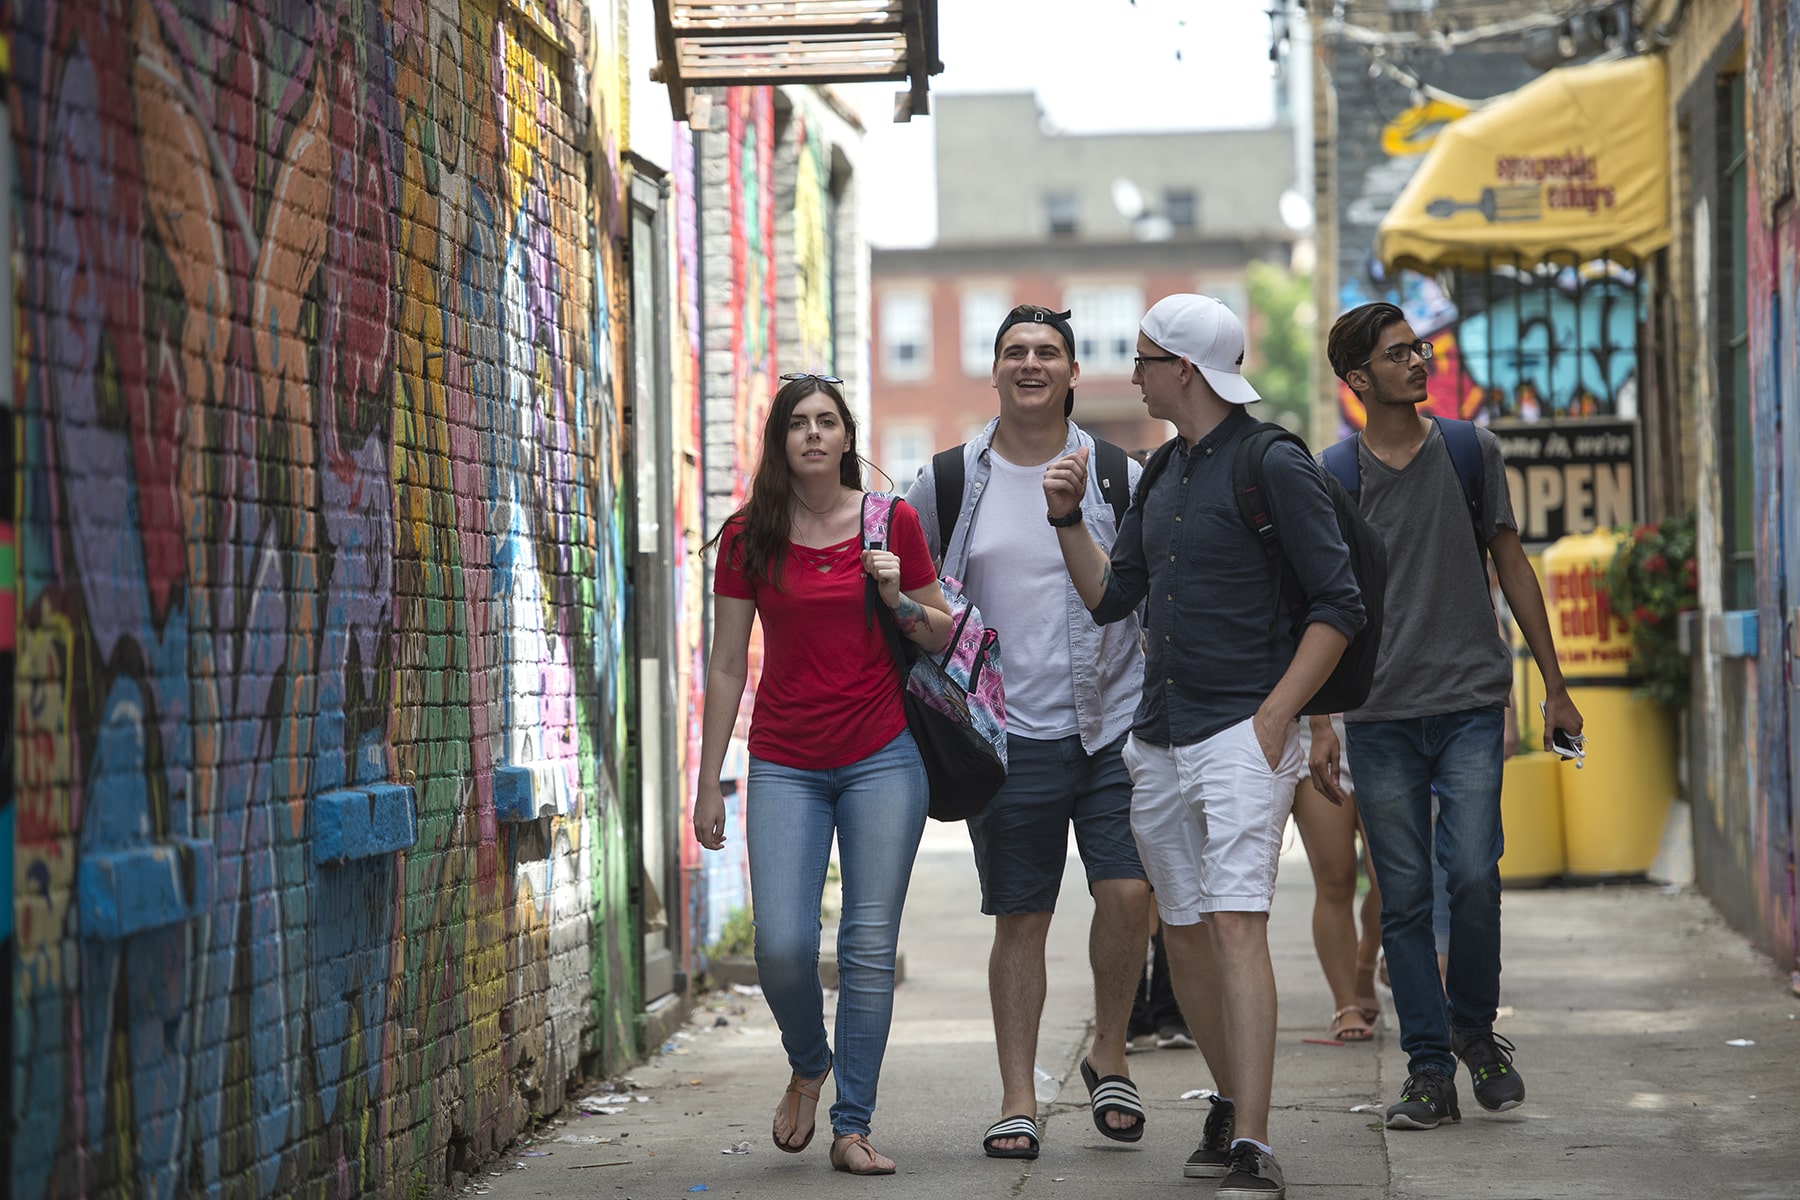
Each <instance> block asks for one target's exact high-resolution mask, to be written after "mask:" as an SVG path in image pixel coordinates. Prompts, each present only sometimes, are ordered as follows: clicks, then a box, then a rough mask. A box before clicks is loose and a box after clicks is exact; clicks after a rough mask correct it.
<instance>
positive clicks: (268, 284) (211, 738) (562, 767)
mask: <svg viewBox="0 0 1800 1200" xmlns="http://www.w3.org/2000/svg"><path fill="white" fill-rule="evenodd" d="M0 13H3V14H4V18H5V25H4V29H5V30H6V33H7V37H8V39H9V42H8V45H7V46H6V50H7V62H8V63H9V64H10V79H9V85H10V86H9V101H10V105H11V115H12V121H13V136H14V140H15V142H16V146H17V172H18V192H17V213H18V221H19V231H18V237H17V239H16V248H17V261H18V262H19V264H20V276H19V279H18V283H17V298H18V305H19V316H18V322H17V327H18V330H19V333H20V335H21V336H20V339H19V344H18V350H17V354H16V378H17V383H18V405H19V413H20V419H19V425H18V429H19V431H20V444H19V448H18V453H19V461H20V477H21V478H20V490H19V495H20V497H21V505H20V508H19V511H18V514H17V521H18V528H19V552H20V583H19V588H20V598H19V600H20V614H21V616H20V622H19V629H18V666H17V687H16V702H15V704H14V706H13V727H12V728H13V733H14V736H15V738H16V739H17V743H18V751H17V757H16V767H15V770H16V776H15V782H16V785H17V797H18V798H17V803H16V817H17V850H16V867H17V883H16V889H15V904H14V908H15V915H16V924H17V937H16V955H17V956H16V965H15V969H14V974H13V997H12V1010H11V1026H12V1030H13V1045H12V1054H13V1072H12V1075H11V1077H10V1080H9V1082H10V1084H11V1086H12V1106H13V1111H14V1112H15V1113H16V1114H17V1115H18V1118H19V1125H18V1127H17V1130H16V1133H15V1135H14V1137H13V1144H12V1155H13V1172H12V1177H11V1194H12V1195H14V1196H17V1197H21V1198H24V1197H33V1198H35V1197H40V1196H52V1195H54V1196H113V1195H126V1194H130V1195H148V1196H158V1197H163V1196H174V1195H186V1194H189V1193H200V1192H208V1193H215V1194H216V1193H217V1192H221V1191H223V1192H229V1193H231V1194H239V1195H243V1194H254V1195H261V1196H276V1195H281V1196H290V1195H293V1196H322V1197H323V1196H352V1195H382V1194H386V1195H405V1194H408V1193H409V1190H410V1189H411V1188H412V1187H413V1186H415V1185H416V1184H417V1183H419V1182H426V1183H438V1182H441V1181H443V1180H444V1179H445V1178H446V1176H447V1175H448V1173H449V1172H450V1171H451V1170H452V1169H460V1168H465V1167H466V1166H468V1165H470V1164H471V1163H472V1161H473V1159H474V1158H475V1157H476V1156H480V1155H482V1154H485V1153H490V1152H492V1151H493V1150H496V1149H497V1148H498V1147H500V1146H501V1145H503V1144H504V1143H505V1142H506V1141H507V1140H508V1139H509V1138H510V1137H511V1136H512V1135H513V1134H514V1133H516V1132H517V1131H518V1130H519V1129H520V1128H521V1127H522V1126H523V1124H524V1123H525V1122H526V1121H527V1119H528V1114H529V1113H530V1112H531V1111H532V1110H538V1111H548V1110H550V1109H553V1108H555V1107H556V1106H557V1105H558V1104H560V1103H561V1101H562V1099H563V1093H564V1090H565V1087H566V1084H567V1082H568V1080H569V1078H570V1076H571V1074H572V1073H573V1072H575V1071H576V1070H577V1068H578V1066H579V1065H580V1064H581V1062H582V1060H583V1058H584V1056H590V1061H592V1062H593V1063H595V1064H596V1065H598V1066H600V1067H601V1068H604V1067H606V1066H607V1065H616V1064H619V1063H622V1062H623V1061H624V1060H625V1059H626V1058H627V1057H628V1056H629V1054H630V1053H631V1050H632V1038H633V1030H632V1016H633V1014H634V1012H635V1007H636V1001H637V994H636V993H637V981H636V962H635V955H636V951H635V950H634V949H633V947H634V946H635V945H636V944H637V933H636V923H635V920H634V919H633V915H632V913H631V911H630V905H629V896H628V889H629V888H630V886H631V884H632V883H633V882H634V881H635V877H636V876H635V864H634V863H633V862H632V861H631V859H632V855H630V854H629V853H628V837H627V833H628V828H627V821H626V818H625V806H624V805H623V804H622V803H621V797H620V795H619V780H620V779H621V777H622V773H623V771H622V766H621V761H620V757H621V747H623V745H624V744H625V743H624V729H625V727H626V720H625V718H626V714H627V706H628V703H629V700H630V696H629V692H628V690H627V685H626V681H625V678H624V676H625V672H624V671H623V670H622V658H623V654H624V643H623V632H622V631H623V607H624V586H623V582H622V578H623V577H622V570H621V566H620V564H621V563H622V562H624V561H626V555H627V553H628V551H629V547H627V546H626V545H624V543H623V541H622V539H623V538H624V537H625V536H626V533H625V532H624V531H625V530H626V528H627V527H626V524H625V523H624V522H622V521H619V520H617V519H616V517H617V514H618V512H619V510H620V507H621V506H622V505H623V503H624V500H623V493H624V489H623V480H622V478H621V471H620V467H619V461H620V455H619V443H620V426H621V421H622V415H623V410H622V408H621V403H622V402H621V399H620V391H621V389H620V388H618V387H616V386H615V380H616V379H617V378H618V377H619V376H620V374H621V371H620V356H619V346H620V339H619V336H618V334H619V330H620V327H621V320H622V314H623V312H624V309H625V306H624V296H623V288H624V283H623V281H622V278H621V276H620V275H619V272H618V265H619V259H618V257H617V252H616V241H615V239H616V238H617V237H618V236H619V235H620V234H621V233H622V221H621V219H620V212H621V205H620V195H619V191H618V180H619V174H618V170H617V165H616V160H615V156H614V154H613V147H614V146H615V145H616V139H615V138H614V136H613V130H614V128H616V127H618V125H619V124H620V123H621V122H622V121H623V119H624V115H625V114H624V108H623V95H624V88H623V82H622V76H621V75H620V72H621V70H622V59H623V52H622V51H621V50H620V49H619V47H620V46H622V44H623V39H622V31H623V0H619V2H618V3H609V2H607V0H596V2H592V3H583V4H567V5H562V4H557V3H555V2H554V0H413V2H410V3H397V2H385V0H320V2H318V3H286V2H278V0H245V2H244V3H232V4H224V3H211V2H207V0H29V2H26V0H13V2H12V3H10V4H7V5H4V6H0ZM590 180H592V186H591V189H590V182H589V181H590Z"/></svg>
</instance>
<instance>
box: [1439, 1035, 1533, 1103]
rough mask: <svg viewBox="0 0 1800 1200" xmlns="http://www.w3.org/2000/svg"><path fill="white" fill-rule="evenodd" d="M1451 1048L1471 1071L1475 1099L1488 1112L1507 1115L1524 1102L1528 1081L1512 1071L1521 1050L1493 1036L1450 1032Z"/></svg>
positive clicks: (1503, 1039) (1470, 1076)
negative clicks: (1513, 1060) (1514, 1059)
mask: <svg viewBox="0 0 1800 1200" xmlns="http://www.w3.org/2000/svg"><path fill="white" fill-rule="evenodd" d="M1450 1049H1452V1050H1454V1051H1455V1052H1456V1057H1458V1058H1460V1059H1462V1060H1463V1062H1464V1063H1466V1064H1467V1065H1468V1068H1469V1078H1470V1079H1472V1080H1474V1084H1475V1086H1474V1089H1473V1090H1474V1092H1475V1100H1476V1102H1477V1103H1478V1104H1480V1105H1481V1107H1483V1108H1485V1109H1487V1110H1488V1111H1489V1112H1505V1111H1506V1110H1507V1109H1509V1108H1517V1107H1519V1105H1521V1104H1523V1103H1525V1081H1524V1080H1523V1079H1521V1078H1520V1077H1519V1072H1518V1071H1517V1070H1515V1069H1514V1068H1513V1065H1512V1056H1513V1055H1514V1054H1516V1053H1517V1052H1518V1047H1516V1046H1514V1045H1513V1044H1512V1043H1511V1042H1509V1041H1507V1040H1506V1039H1505V1038H1503V1037H1496V1036H1494V1034H1493V1033H1491V1032H1490V1033H1458V1032H1457V1031H1456V1030H1454V1029H1452V1030H1451V1031H1450Z"/></svg>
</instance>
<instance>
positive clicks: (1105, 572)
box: [1100, 562, 1113, 592]
mask: <svg viewBox="0 0 1800 1200" xmlns="http://www.w3.org/2000/svg"><path fill="white" fill-rule="evenodd" d="M1112 575H1113V572H1112V564H1111V563H1110V562H1109V563H1107V564H1106V565H1105V566H1104V567H1102V568H1100V590H1101V591H1103V592H1104V591H1110V590H1111V588H1112Z"/></svg>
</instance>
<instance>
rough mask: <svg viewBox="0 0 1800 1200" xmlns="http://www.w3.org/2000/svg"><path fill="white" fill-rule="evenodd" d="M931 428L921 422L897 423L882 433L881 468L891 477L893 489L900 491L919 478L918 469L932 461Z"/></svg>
mask: <svg viewBox="0 0 1800 1200" xmlns="http://www.w3.org/2000/svg"><path fill="white" fill-rule="evenodd" d="M931 455H932V441H931V430H930V428H928V427H927V426H924V425H896V426H894V427H893V428H892V429H888V430H885V431H884V432H883V433H882V435H881V469H882V470H884V471H886V472H887V473H888V474H889V475H891V476H892V477H893V480H894V490H895V491H897V492H903V491H905V490H906V489H907V488H909V487H911V486H912V482H913V480H914V479H917V478H918V477H919V468H921V467H923V466H924V465H925V464H926V463H927V462H929V461H930V460H931Z"/></svg>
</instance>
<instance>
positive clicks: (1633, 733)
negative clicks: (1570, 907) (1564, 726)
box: [1558, 687, 1677, 878]
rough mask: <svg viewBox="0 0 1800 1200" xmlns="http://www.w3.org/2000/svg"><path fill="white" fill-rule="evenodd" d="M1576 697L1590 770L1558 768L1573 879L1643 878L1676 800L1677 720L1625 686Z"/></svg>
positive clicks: (1580, 691) (1583, 691) (1575, 692)
mask: <svg viewBox="0 0 1800 1200" xmlns="http://www.w3.org/2000/svg"><path fill="white" fill-rule="evenodd" d="M1569 694H1570V696H1571V698H1573V699H1574V701H1575V706H1576V707H1577V708H1579V709H1580V710H1581V716H1582V719H1583V720H1584V721H1585V722H1586V726H1587V736H1588V754H1587V765H1586V766H1584V767H1583V768H1582V769H1581V770H1579V771H1577V770H1576V769H1575V766H1574V764H1573V763H1569V764H1566V765H1563V766H1560V767H1559V768H1558V771H1559V772H1560V774H1561V776H1562V798H1563V840H1564V843H1565V844H1566V846H1567V850H1568V857H1569V874H1570V875H1575V876H1583V877H1589V878H1599V877H1605V876H1612V875H1642V874H1643V873H1644V872H1645V871H1648V870H1649V869H1650V864H1651V863H1653V862H1655V861H1656V851H1657V847H1658V846H1660V845H1661V844H1662V834H1663V826H1664V824H1666V823H1667V821H1668V819H1669V803H1670V801H1672V800H1673V799H1674V798H1675V791H1676V786H1677V785H1676V781H1675V726H1674V722H1673V721H1671V720H1670V718H1669V713H1668V710H1667V709H1665V708H1663V707H1662V706H1661V705H1659V704H1654V703H1652V702H1651V701H1649V700H1645V699H1642V698H1640V697H1638V696H1636V695H1634V694H1633V693H1632V691H1631V690H1630V689H1629V688H1626V687H1588V688H1571V689H1570V690H1569Z"/></svg>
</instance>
